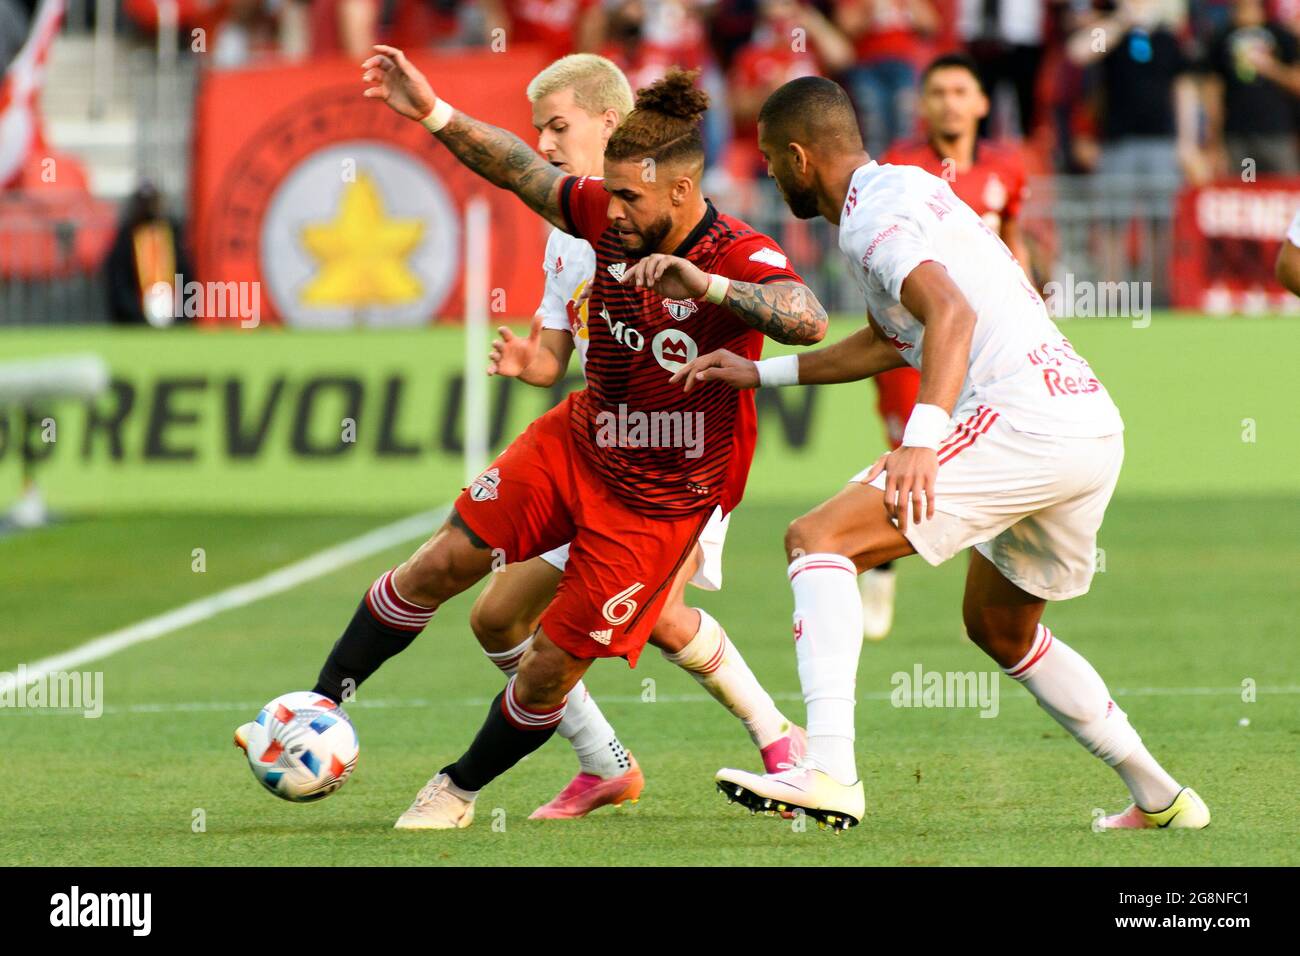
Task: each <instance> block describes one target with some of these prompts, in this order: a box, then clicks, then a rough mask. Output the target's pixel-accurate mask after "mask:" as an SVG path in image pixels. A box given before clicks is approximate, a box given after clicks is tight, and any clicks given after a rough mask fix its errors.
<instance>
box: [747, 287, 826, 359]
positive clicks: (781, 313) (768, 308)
mask: <svg viewBox="0 0 1300 956" xmlns="http://www.w3.org/2000/svg"><path fill="white" fill-rule="evenodd" d="M722 304H723V305H725V306H726V307H727V308H729V309H730V310H731V311H732V312H734V313H736V315H738V316H740V320H741V321H742V322H744V323H745V324H746V325H752V326H753V327H754V328H756V329H758V331H760V332H762V333H763V334H764V335H766V336H767V337H768V338H770V339H774V340H776V341H777V342H782V343H784V344H786V345H812V344H814V343H815V342H820V341H821V340H822V339H823V338H824V337H825V335H826V310H825V309H824V308H822V304H821V303H820V302H818V301H817V296H815V295H813V292H812V289H810V288H808V287H807V286H806V285H804V284H803V283H801V282H769V283H767V284H766V285H760V284H759V283H757V282H732V283H731V284H730V285H729V286H728V287H727V295H726V297H725V298H724V299H723V300H722Z"/></svg>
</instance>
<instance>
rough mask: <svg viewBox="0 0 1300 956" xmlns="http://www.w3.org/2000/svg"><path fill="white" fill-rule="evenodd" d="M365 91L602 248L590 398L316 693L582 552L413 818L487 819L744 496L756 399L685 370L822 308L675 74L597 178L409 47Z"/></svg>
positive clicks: (703, 104) (805, 329)
mask: <svg viewBox="0 0 1300 956" xmlns="http://www.w3.org/2000/svg"><path fill="white" fill-rule="evenodd" d="M375 49H376V50H377V51H378V55H376V56H373V57H371V58H370V59H368V60H366V62H365V63H364V64H362V68H363V70H364V71H365V73H364V78H365V80H366V81H367V82H369V83H372V84H373V85H372V86H370V87H369V88H368V89H367V90H366V91H365V95H366V96H368V97H371V98H378V99H381V100H383V101H384V102H386V103H387V104H388V105H389V106H390V107H392V108H393V109H394V110H396V111H397V112H398V113H400V114H401V115H403V116H405V117H407V118H409V119H412V120H416V121H419V122H422V123H423V124H424V125H425V126H426V127H427V128H428V129H429V130H430V131H431V132H432V133H433V134H434V135H435V136H436V137H437V139H438V140H439V141H440V142H441V143H442V144H443V145H444V146H445V147H446V148H447V149H448V150H449V151H450V152H451V153H452V154H453V155H455V156H456V157H457V158H458V159H459V160H460V161H461V162H463V163H464V164H465V165H466V166H467V167H469V168H470V169H472V170H474V171H475V172H477V173H478V174H479V175H481V176H483V177H484V178H485V179H487V180H488V181H489V182H491V183H492V184H494V185H496V186H499V187H501V188H504V189H509V190H511V191H512V192H514V193H515V194H517V195H518V196H519V197H520V198H521V199H522V200H523V201H524V202H525V203H527V204H528V205H529V206H530V207H531V208H532V209H533V210H535V211H536V212H538V213H540V214H541V215H542V216H544V217H545V218H546V219H548V220H549V221H550V222H552V223H553V224H555V225H556V226H559V227H560V228H562V229H564V230H566V231H567V232H570V233H571V234H574V235H578V236H580V237H582V238H585V239H587V240H588V241H589V242H590V243H591V245H592V247H593V248H594V249H595V251H596V272H595V278H594V280H593V282H592V287H593V291H592V294H591V298H590V302H589V304H588V310H589V313H590V314H591V315H592V316H593V318H591V319H590V321H589V323H588V335H589V341H588V348H587V369H586V370H587V388H586V389H584V390H582V391H580V392H576V393H574V394H573V395H570V396H569V397H568V398H567V399H565V400H564V401H563V402H561V403H560V404H559V405H557V406H556V407H555V408H554V409H552V410H551V411H549V412H547V413H546V414H545V415H543V416H542V417H541V418H539V419H537V420H536V421H535V422H533V424H532V425H530V426H529V427H528V429H527V430H526V431H525V432H524V433H523V434H522V435H521V436H519V437H518V438H517V439H515V441H514V442H513V443H512V444H511V445H510V446H509V447H508V448H507V449H506V450H505V451H504V452H503V453H502V454H501V455H500V456H499V457H498V458H497V459H496V461H494V462H493V463H492V465H491V467H489V468H488V469H487V470H486V471H485V472H484V473H483V474H482V475H480V476H479V477H478V478H476V479H475V480H474V482H473V483H472V484H471V486H470V487H469V488H467V489H465V491H464V492H463V493H462V494H461V495H460V497H459V498H457V500H456V502H455V506H454V510H453V514H452V516H451V518H450V519H449V520H448V521H447V523H446V524H445V525H444V526H443V527H442V528H440V529H439V530H438V531H437V532H436V533H435V534H434V536H433V537H432V538H430V539H429V541H427V542H426V543H425V544H424V545H422V546H421V547H420V548H419V549H418V550H417V551H416V553H415V554H414V555H412V557H411V558H410V559H409V560H407V561H406V562H405V563H403V564H402V565H400V566H399V567H397V568H396V569H394V570H393V571H391V572H389V573H387V574H385V575H383V576H382V577H381V578H380V579H379V580H378V581H377V582H375V584H374V586H372V588H371V590H370V592H369V593H368V594H367V597H366V599H365V600H363V601H362V603H361V605H360V606H359V607H358V608H357V611H356V613H355V614H354V615H353V618H352V621H351V623H350V624H349V625H348V627H347V629H346V630H345V631H344V633H343V636H342V637H341V638H340V639H339V641H338V643H337V644H336V645H335V646H334V649H333V650H332V651H331V652H330V655H329V658H328V659H327V661H326V663H325V666H324V668H323V669H322V671H321V675H320V679H319V681H318V683H317V685H316V688H315V690H316V691H317V692H318V693H322V694H324V695H326V696H329V697H331V698H333V699H335V700H338V699H340V698H341V697H342V696H343V695H344V694H346V693H347V692H348V691H349V690H351V689H354V688H355V687H356V686H358V685H359V684H360V683H361V682H362V681H363V680H365V678H366V677H368V676H369V675H370V674H371V673H373V672H374V671H375V670H376V669H378V667H379V666H380V665H381V664H382V663H383V662H384V661H385V660H386V659H387V658H389V657H391V656H393V655H394V654H396V653H398V652H400V651H401V650H402V649H403V648H405V647H406V646H407V645H409V644H410V642H411V641H412V640H414V638H415V637H416V635H418V633H419V632H420V630H422V629H423V627H424V625H425V624H427V623H428V621H429V619H430V618H431V617H432V616H433V613H434V612H435V610H436V609H437V608H438V606H439V605H440V604H442V603H443V602H444V601H446V600H447V599H448V598H450V597H452V596H454V595H456V594H458V593H460V592H461V591H464V590H465V589H466V588H468V587H469V586H471V585H472V584H474V583H475V582H477V581H478V580H480V579H481V578H483V577H484V576H485V575H486V574H487V573H488V572H489V571H490V570H492V568H493V566H494V565H495V564H497V563H498V560H499V559H500V558H502V557H504V559H505V560H506V561H507V562H511V563H513V562H517V561H524V560H527V559H529V558H533V557H536V556H537V555H540V554H542V553H544V552H546V551H549V550H551V549H553V548H555V547H558V546H559V545H561V544H563V543H565V542H566V541H567V542H570V549H569V560H568V563H567V565H566V567H565V571H564V576H563V578H562V579H561V581H560V586H559V590H558V592H557V595H556V597H555V600H554V601H552V602H551V604H550V605H549V606H548V607H547V609H546V611H545V613H544V614H543V615H542V618H541V625H540V627H539V629H538V631H537V633H536V635H535V636H534V638H533V641H532V644H531V645H530V646H529V648H528V650H527V652H526V653H525V654H524V656H523V659H522V660H521V661H520V664H519V669H518V671H517V672H516V673H515V675H514V676H513V677H511V678H510V681H509V683H508V684H507V685H506V688H505V690H504V691H502V693H501V694H500V695H498V696H497V698H496V699H495V700H494V701H493V703H492V705H491V707H490V708H489V710H488V715H487V718H486V720H485V721H484V723H483V726H482V727H481V729H480V730H479V732H478V735H477V736H476V737H475V739H474V741H473V743H472V744H471V745H470V747H469V749H468V750H467V751H465V753H464V754H462V755H461V757H460V758H459V759H458V760H456V761H455V762H453V763H451V764H449V765H447V766H446V767H444V768H443V769H442V770H441V771H439V772H438V773H437V774H435V775H434V777H433V778H432V779H431V780H430V781H429V782H428V784H427V785H426V786H425V787H424V788H423V789H422V790H421V791H420V793H419V794H418V795H417V797H416V799H415V801H414V803H412V805H411V807H410V808H409V809H408V810H407V811H406V813H404V814H402V816H401V817H400V818H399V819H398V821H397V824H396V825H397V827H398V828H399V829H451V828H459V827H465V826H468V825H469V824H470V822H471V821H472V820H473V813H474V800H475V798H476V797H477V795H478V792H479V791H480V790H481V789H482V788H483V787H484V786H486V785H487V784H488V783H490V782H491V781H492V780H494V779H495V778H496V777H498V776H499V775H500V774H502V773H504V772H505V771H506V770H508V769H509V768H510V767H512V766H513V765H514V764H515V763H517V762H518V761H519V760H521V759H522V758H523V757H525V756H527V755H528V754H530V753H532V752H533V751H534V750H536V749H537V748H538V747H540V746H541V745H542V744H544V743H545V742H546V741H547V740H548V739H549V738H550V736H551V735H552V734H553V733H554V732H555V728H556V726H557V725H558V724H559V722H560V720H561V718H562V717H563V715H564V708H565V698H566V695H567V694H568V693H569V691H570V690H571V689H572V688H573V687H574V685H575V684H576V683H577V682H578V681H579V680H580V679H581V678H582V675H583V674H584V673H585V672H586V670H587V668H588V667H589V666H590V664H591V662H592V661H593V660H595V659H596V658H598V657H623V658H626V660H627V661H628V663H629V664H630V665H635V664H636V660H637V657H638V655H639V654H640V652H641V649H642V647H643V646H644V644H645V643H646V640H647V638H648V637H649V634H650V631H651V628H652V627H653V625H654V623H655V620H656V619H657V618H658V616H659V612H660V611H661V609H662V608H663V605H664V602H665V601H666V600H667V597H668V594H669V591H670V588H671V585H672V583H673V581H674V579H675V578H676V576H677V573H678V571H679V569H680V568H681V566H682V564H683V563H684V562H685V561H686V560H687V559H688V558H689V557H690V555H691V554H692V553H693V551H694V548H695V543H696V540H697V539H698V537H699V534H700V531H701V529H702V528H703V527H704V525H705V524H706V523H707V521H708V520H709V516H710V515H711V514H712V512H713V509H714V508H715V506H721V507H722V508H723V510H724V511H730V510H731V509H732V508H733V507H734V506H735V505H736V504H737V503H738V502H739V501H740V498H741V495H742V493H743V491H744V486H745V479H746V477H747V474H748V470H749V465H750V461H751V459H752V456H753V451H754V441H755V436H756V426H755V411H754V402H753V398H752V396H749V395H745V394H738V393H735V392H733V391H731V390H730V389H722V388H719V389H705V390H700V391H696V392H693V393H686V392H684V391H683V390H682V389H681V388H679V387H677V386H675V385H673V384H671V382H670V379H671V377H672V375H673V373H674V372H676V371H677V370H678V369H680V368H682V367H683V366H685V365H686V363H688V362H689V361H691V360H692V359H694V358H696V357H697V356H698V355H699V354H701V353H703V352H706V351H714V350H717V349H726V350H728V351H731V352H735V353H736V354H741V355H746V356H749V357H752V358H757V357H758V355H759V352H760V351H761V348H762V340H763V336H764V335H767V336H770V337H772V338H775V339H777V340H779V341H781V342H786V343H797V344H811V343H813V342H817V341H819V340H820V339H821V338H822V337H823V336H824V335H825V332H826V312H825V310H824V309H823V308H822V306H821V303H820V302H818V301H817V298H816V296H814V295H813V293H812V292H811V291H810V290H809V289H808V288H807V287H806V286H805V285H804V284H803V281H802V280H801V279H800V277H799V275H798V273H796V272H795V271H794V270H793V269H792V268H791V266H790V264H789V262H788V261H787V259H786V257H785V254H784V253H783V252H782V251H781V250H780V248H779V247H778V246H777V244H776V243H775V242H774V241H773V240H771V239H769V238H768V237H766V236H764V235H762V234H761V233H758V232H756V231H754V230H753V229H752V228H750V227H749V226H747V225H746V224H745V223H743V222H740V221H739V220H737V219H733V218H731V217H730V216H727V215H725V214H722V213H720V212H718V211H717V210H716V209H715V208H714V207H713V205H712V203H710V202H709V201H708V200H707V199H705V198H704V196H703V195H702V194H701V192H700V186H699V183H700V177H701V175H702V173H703V167H704V148H703V142H702V139H701V134H700V119H701V116H702V114H703V112H704V110H705V109H706V108H707V105H708V97H707V96H706V95H705V94H704V93H703V92H701V91H699V90H697V89H695V88H694V85H693V82H692V81H693V77H692V75H691V74H685V73H682V72H681V71H671V72H670V73H669V74H668V75H667V76H666V77H665V78H664V79H663V80H661V81H659V82H658V83H656V84H654V85H653V86H651V87H649V88H648V89H645V90H642V91H640V93H639V94H638V96H637V101H636V106H635V109H633V111H632V113H631V114H630V115H629V116H628V117H627V119H625V120H624V121H623V123H622V124H621V125H620V126H619V127H618V129H617V130H615V132H614V133H613V135H611V137H610V139H609V142H608V144H607V147H606V152H605V178H604V179H599V178H594V177H583V178H579V177H574V176H566V175H565V174H564V173H563V172H562V171H560V170H559V169H556V168H555V167H554V166H552V165H551V164H550V163H548V162H547V161H546V160H545V159H543V158H542V157H540V156H538V155H537V153H535V152H534V151H533V150H532V148H531V147H530V146H528V145H527V144H526V143H524V142H523V141H522V140H520V139H519V138H518V137H517V136H515V135H514V134H512V133H509V132H507V131H505V130H502V129H498V128H497V127H494V126H490V125H488V124H486V123H482V122H480V121H478V120H475V119H473V118H471V117H469V116H466V115H465V114H464V113H461V112H459V111H457V110H455V109H454V108H452V107H451V106H450V105H449V104H447V103H446V102H445V101H442V100H439V99H438V97H437V96H436V95H435V94H434V92H433V89H432V88H431V87H430V85H429V83H428V81H427V80H426V79H425V78H424V76H423V75H422V74H421V73H420V72H419V70H417V69H416V68H415V67H414V66H412V65H411V63H410V62H409V61H408V60H407V58H406V56H405V55H404V54H403V53H402V51H400V50H398V49H396V48H393V47H387V46H377V47H376V48H375Z"/></svg>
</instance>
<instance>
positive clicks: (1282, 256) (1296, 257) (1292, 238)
mask: <svg viewBox="0 0 1300 956" xmlns="http://www.w3.org/2000/svg"><path fill="white" fill-rule="evenodd" d="M1274 271H1275V272H1276V274H1277V281H1278V282H1280V283H1282V285H1283V287H1284V288H1286V289H1289V290H1290V291H1291V292H1294V293H1295V294H1296V295H1300V212H1298V213H1296V214H1295V218H1294V219H1292V220H1291V227H1290V228H1289V229H1287V231H1286V237H1285V238H1284V239H1283V240H1282V248H1281V249H1280V250H1278V253H1277V265H1276V267H1275V269H1274Z"/></svg>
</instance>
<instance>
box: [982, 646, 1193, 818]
mask: <svg viewBox="0 0 1300 956" xmlns="http://www.w3.org/2000/svg"><path fill="white" fill-rule="evenodd" d="M1003 670H1004V671H1005V672H1006V674H1007V675H1008V676H1010V677H1012V678H1014V679H1015V680H1018V681H1020V682H1021V683H1022V684H1024V685H1025V688H1026V689H1027V690H1028V691H1029V692H1030V693H1031V694H1033V695H1034V697H1036V698H1037V699H1038V704H1039V706H1040V707H1042V708H1043V710H1045V711H1047V712H1048V713H1049V714H1051V715H1052V717H1053V718H1054V719H1055V720H1056V722H1057V723H1058V724H1060V725H1061V726H1062V727H1064V728H1065V729H1066V730H1068V731H1069V732H1070V734H1071V736H1073V737H1074V739H1075V740H1077V741H1079V743H1081V744H1083V746H1084V747H1085V748H1087V750H1088V752H1089V753H1090V754H1092V755H1093V756H1094V757H1099V758H1101V760H1103V761H1104V762H1105V763H1106V764H1107V766H1110V767H1113V768H1114V769H1115V771H1116V772H1117V773H1118V774H1119V775H1120V778H1121V779H1122V780H1123V781H1124V785H1125V786H1127V787H1128V789H1129V792H1130V793H1132V794H1133V802H1134V803H1136V804H1137V805H1138V806H1139V807H1141V808H1142V809H1144V810H1162V809H1164V808H1165V807H1167V806H1169V804H1171V803H1172V802H1173V800H1174V797H1176V796H1177V795H1178V791H1179V790H1180V789H1181V788H1180V787H1179V786H1178V784H1177V782H1176V781H1175V780H1174V778H1173V777H1171V776H1169V774H1168V773H1166V772H1165V770H1164V768H1162V767H1161V766H1160V765H1159V764H1158V763H1156V761H1155V758H1154V757H1152V756H1151V754H1150V753H1149V752H1148V751H1147V749H1146V747H1144V746H1143V745H1142V738H1141V737H1139V736H1138V733H1137V731H1136V730H1134V729H1133V727H1132V725H1131V724H1130V723H1129V722H1128V715H1127V714H1125V713H1124V711H1122V710H1120V708H1119V705H1118V704H1116V703H1115V701H1113V700H1112V699H1111V696H1110V691H1109V690H1107V689H1106V682H1105V681H1103V680H1102V679H1101V675H1100V674H1098V673H1097V671H1096V670H1095V669H1094V668H1093V666H1092V665H1091V664H1089V663H1088V662H1087V661H1086V660H1085V659H1084V658H1083V656H1082V655H1080V654H1079V653H1078V652H1076V651H1075V650H1074V649H1073V648H1071V647H1070V646H1069V645H1067V644H1066V643H1065V642H1064V641H1062V640H1059V639H1058V638H1057V637H1056V636H1055V635H1054V634H1052V632H1051V631H1050V630H1049V629H1048V628H1046V627H1044V626H1043V625H1041V624H1040V625H1038V631H1037V633H1036V634H1035V635H1034V641H1033V643H1032V644H1031V645H1030V647H1029V653H1027V654H1026V655H1025V656H1024V657H1023V658H1021V660H1020V661H1019V662H1018V663H1017V664H1016V665H1015V666H1013V667H1007V668H1003Z"/></svg>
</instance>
